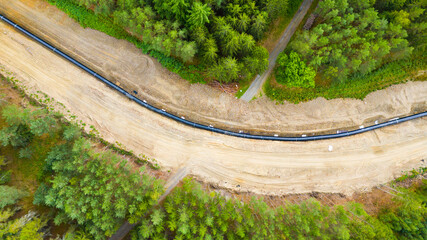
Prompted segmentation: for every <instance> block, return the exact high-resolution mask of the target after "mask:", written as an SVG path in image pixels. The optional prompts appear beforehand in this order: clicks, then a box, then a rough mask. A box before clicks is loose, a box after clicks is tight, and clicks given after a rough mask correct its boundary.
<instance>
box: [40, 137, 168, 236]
mask: <svg viewBox="0 0 427 240" xmlns="http://www.w3.org/2000/svg"><path fill="white" fill-rule="evenodd" d="M89 149H90V145H89V143H88V142H86V141H85V140H83V139H79V140H77V141H76V142H75V143H74V145H73V148H72V149H70V150H71V151H69V152H68V153H67V154H63V153H61V150H62V151H67V150H66V149H65V148H58V149H54V150H53V151H54V153H52V155H51V154H49V157H51V158H55V161H53V162H52V169H53V171H54V173H55V176H54V178H53V179H52V181H51V183H52V187H51V188H50V189H49V190H48V193H47V194H46V195H45V196H44V200H45V201H44V203H45V204H46V205H48V206H52V207H55V208H58V209H60V210H62V211H63V213H64V214H62V215H59V216H58V217H57V218H55V223H56V224H59V223H62V222H67V221H69V220H75V221H77V223H79V224H84V225H85V226H86V229H87V231H88V232H89V233H91V234H92V235H93V236H95V237H96V238H102V236H105V235H107V236H110V235H111V234H113V233H114V231H115V230H116V229H117V228H118V227H119V226H120V224H121V223H122V221H123V219H129V221H131V222H132V221H135V220H137V219H139V218H140V217H141V216H142V215H143V214H144V213H145V211H147V209H149V208H150V207H151V206H152V205H154V204H156V203H157V198H158V197H159V196H160V193H161V191H162V186H161V185H160V183H159V182H158V181H156V180H154V179H153V178H151V177H149V176H147V175H141V174H142V173H143V171H141V173H139V172H132V171H131V169H130V166H129V165H128V164H127V163H126V162H124V160H121V159H119V158H118V157H117V155H115V154H112V153H111V152H104V153H97V152H93V151H91V150H89ZM58 156H59V157H58ZM64 156H65V158H63V157H64ZM49 157H48V158H49ZM40 191H41V192H45V191H46V189H45V188H44V189H42V190H40ZM40 199H41V197H40ZM98 236H99V237H98Z"/></svg>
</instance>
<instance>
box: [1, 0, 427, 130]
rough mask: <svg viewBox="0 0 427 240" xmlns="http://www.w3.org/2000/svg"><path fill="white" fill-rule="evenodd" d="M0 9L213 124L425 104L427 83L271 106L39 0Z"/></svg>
mask: <svg viewBox="0 0 427 240" xmlns="http://www.w3.org/2000/svg"><path fill="white" fill-rule="evenodd" d="M0 12H2V13H3V14H5V15H6V16H7V17H10V18H11V20H13V21H15V22H17V23H18V24H21V25H22V26H25V27H27V28H29V30H30V31H33V32H34V33H37V35H39V36H40V37H42V38H44V39H45V40H48V41H49V42H51V43H52V44H54V45H56V46H61V48H62V49H61V50H63V51H64V52H66V53H68V54H70V55H71V56H73V57H75V58H76V59H78V60H79V61H81V62H83V63H85V64H87V65H88V66H90V67H91V68H92V69H94V70H95V71H97V72H99V73H102V75H103V76H104V77H106V78H107V79H109V80H112V81H113V82H115V83H118V84H120V86H121V87H124V88H125V89H127V90H128V91H129V92H132V91H133V90H136V91H137V92H138V97H139V98H141V99H146V100H147V102H148V103H150V104H153V105H154V106H156V107H158V108H164V109H166V110H168V112H172V113H175V114H176V115H178V116H185V117H186V119H189V120H193V121H195V122H199V123H204V124H206V125H209V124H212V125H214V126H215V127H221V128H225V129H233V130H235V131H238V130H245V131H251V132H263V133H267V134H271V135H273V134H277V133H282V134H286V135H301V134H307V133H308V132H334V131H333V130H338V129H343V128H347V127H354V126H359V125H362V124H363V125H370V124H372V123H373V122H374V121H375V120H379V121H384V120H386V119H390V118H394V117H395V116H404V115H409V114H411V113H413V112H414V111H426V110H427V82H424V83H408V84H402V85H398V86H393V87H390V88H388V89H386V90H385V91H377V92H374V93H372V94H370V95H368V96H367V97H366V99H364V101H361V100H354V99H334V100H330V101H327V100H325V99H323V98H318V99H316V100H313V101H310V102H307V103H302V104H298V105H295V104H291V103H285V104H283V105H280V104H279V105H277V104H275V103H274V102H271V101H270V100H268V99H266V98H265V97H263V98H260V99H256V100H254V101H251V102H250V103H247V102H245V101H242V100H239V99H235V97H233V96H230V95H228V94H225V93H221V92H219V91H217V90H215V89H212V88H210V87H209V86H207V85H202V84H193V85H191V84H189V83H188V81H186V80H183V79H181V78H179V77H177V76H175V75H174V74H171V73H170V72H168V71H166V70H165V69H164V68H162V67H161V66H160V65H159V64H158V63H157V61H156V60H154V59H152V58H150V57H148V56H147V55H144V54H142V53H141V51H140V50H139V49H137V48H136V47H134V46H133V45H132V44H130V43H128V42H126V41H123V40H117V39H114V38H112V37H109V36H106V35H105V34H103V33H100V32H98V31H94V30H91V29H83V28H82V27H81V26H80V25H79V24H77V23H76V22H75V21H74V20H72V19H70V18H69V17H67V15H66V14H64V13H63V12H61V11H59V10H58V9H57V8H55V7H53V6H50V5H49V4H48V3H47V2H45V1H43V0H13V1H11V0H0Z"/></svg>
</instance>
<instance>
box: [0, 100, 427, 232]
mask: <svg viewBox="0 0 427 240" xmlns="http://www.w3.org/2000/svg"><path fill="white" fill-rule="evenodd" d="M46 101H50V100H49V99H46V98H43V97H38V96H37V95H33V96H32V99H30V100H29V103H30V104H29V105H28V106H27V107H26V108H22V107H20V106H17V105H14V104H10V103H7V101H3V102H2V104H1V107H0V108H1V110H0V113H1V114H0V144H1V146H0V155H1V156H2V157H1V158H0V180H1V181H0V238H1V239H31V240H33V239H55V238H56V237H61V238H62V239H106V238H107V237H108V236H111V235H112V234H113V233H114V232H115V231H116V230H117V229H118V228H119V227H120V226H121V224H122V223H124V222H125V221H129V222H130V223H136V224H137V226H136V227H135V228H134V229H133V230H132V232H131V233H130V235H131V236H130V237H131V239H266V238H269V239H425V238H426V237H427V181H426V180H425V179H423V180H420V181H414V183H413V184H409V185H406V187H404V186H399V185H396V186H393V189H395V190H394V193H392V194H391V195H389V196H390V197H389V200H388V202H387V201H386V202H384V199H382V198H381V199H377V200H375V201H377V202H374V203H373V206H375V208H376V211H374V212H372V211H371V212H370V213H369V214H368V212H367V211H366V210H365V206H364V205H363V204H361V203H357V202H347V203H345V204H340V205H334V206H328V205H323V204H321V203H320V202H319V201H318V200H316V199H309V200H305V201H302V202H300V203H297V204H296V203H290V202H285V203H283V204H281V205H279V206H275V207H272V206H270V205H267V203H266V202H265V201H264V200H263V199H262V198H255V197H254V198H252V200H248V201H242V200H239V199H237V198H225V197H224V196H222V195H221V194H219V193H217V192H214V191H211V192H208V191H206V190H205V189H204V188H203V187H202V185H200V184H199V183H197V182H196V181H194V180H192V179H185V180H184V181H183V183H182V185H181V186H178V187H176V188H175V189H174V190H173V191H172V193H170V194H169V195H168V196H167V197H166V199H165V200H164V201H163V202H161V203H160V204H159V203H158V199H159V197H160V195H161V194H162V193H163V191H164V189H163V188H164V187H163V186H164V182H163V181H161V180H159V179H158V178H157V177H156V175H155V174H153V173H154V172H155V171H156V169H157V168H154V169H152V167H150V165H149V164H147V163H145V162H144V161H139V162H134V161H129V157H130V156H131V155H132V154H131V153H129V152H126V151H123V150H120V149H119V148H117V147H115V148H111V147H109V145H108V143H106V142H105V141H103V140H102V139H100V138H99V137H98V136H97V134H96V130H95V129H93V127H90V129H92V131H91V132H90V133H85V132H84V131H83V127H84V126H85V125H84V123H82V122H81V121H77V120H71V121H67V120H65V118H64V117H63V115H62V114H60V113H58V112H54V111H52V109H51V111H50V112H49V111H48V110H46V109H45V108H43V107H42V105H41V104H43V105H44V104H45V103H46ZM71 119H73V118H71ZM104 144H107V145H104ZM426 170H427V169H425V168H424V169H419V170H418V171H415V170H414V171H413V173H412V174H407V175H404V176H403V177H402V178H401V179H398V180H396V181H404V180H405V178H408V179H416V178H417V177H418V176H425V174H426V172H427V171H426Z"/></svg>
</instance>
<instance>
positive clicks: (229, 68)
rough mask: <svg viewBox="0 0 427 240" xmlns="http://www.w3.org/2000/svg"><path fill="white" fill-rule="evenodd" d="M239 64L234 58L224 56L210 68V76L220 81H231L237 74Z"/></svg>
mask: <svg viewBox="0 0 427 240" xmlns="http://www.w3.org/2000/svg"><path fill="white" fill-rule="evenodd" d="M239 71H240V69H239V64H238V62H237V60H236V59H235V58H230V57H229V58H224V59H221V61H220V62H219V63H217V64H215V65H214V66H213V67H212V68H211V69H210V74H211V76H212V77H214V78H216V79H218V80H219V81H220V82H226V83H228V82H231V81H233V80H235V79H237V77H238V76H239Z"/></svg>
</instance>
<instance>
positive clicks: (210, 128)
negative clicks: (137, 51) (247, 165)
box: [0, 14, 427, 142]
mask: <svg viewBox="0 0 427 240" xmlns="http://www.w3.org/2000/svg"><path fill="white" fill-rule="evenodd" d="M0 19H1V20H3V21H5V22H6V23H8V24H9V25H11V26H13V27H14V28H16V29H17V30H19V31H21V32H22V33H24V34H25V35H27V36H28V37H30V38H31V39H33V40H34V41H36V42H38V43H40V44H42V45H43V46H45V47H46V48H48V49H50V50H52V51H53V52H55V53H56V54H58V55H60V56H62V57H63V58H65V59H67V60H68V61H69V62H71V63H73V64H74V65H76V66H77V67H79V68H81V69H83V70H84V71H86V72H87V73H89V74H90V75H92V76H94V77H95V78H97V79H98V80H100V81H102V82H103V83H105V84H107V85H108V86H109V87H111V88H113V89H114V90H116V91H118V92H120V93H121V94H123V95H125V96H126V97H127V98H129V99H130V100H132V101H135V102H136V103H138V104H139V105H141V106H143V107H145V108H148V109H149V110H151V111H153V112H156V113H158V114H161V115H163V116H165V117H167V118H170V119H173V120H175V121H177V122H180V123H182V124H185V125H188V126H191V127H195V128H199V129H203V130H207V131H210V132H215V133H220V134H225V135H229V136H234V137H240V138H248V139H257V140H273V141H293V142H301V141H315V140H325V139H334V138H341V137H347V136H352V135H356V134H359V133H364V132H368V131H372V130H375V129H378V128H383V127H386V126H391V125H395V124H398V123H402V122H406V121H410V120H413V119H417V118H421V117H425V116H427V112H422V113H418V114H414V115H411V116H407V117H403V118H394V119H391V120H389V121H387V122H383V123H379V124H375V125H372V126H368V127H362V128H359V129H356V130H353V131H346V132H337V133H336V134H325V135H314V136H306V135H303V136H301V137H283V136H278V135H277V134H275V135H274V136H267V135H254V134H250V133H244V132H242V131H239V132H233V131H228V130H225V129H220V128H215V127H213V126H212V125H209V126H206V125H203V124H199V123H195V122H192V121H188V120H186V119H185V118H184V117H178V116H175V115H173V114H171V113H168V112H166V111H165V110H163V109H158V108H156V107H154V106H152V105H150V104H148V103H147V102H146V101H141V100H140V99H139V98H137V97H135V96H133V95H131V94H130V93H128V92H127V91H125V90H124V89H123V88H121V87H119V86H117V85H116V84H114V83H112V82H110V81H109V80H107V79H106V78H104V77H103V76H101V75H99V74H97V73H96V72H94V71H93V70H92V69H90V68H88V67H86V66H85V65H83V64H81V63H80V62H78V61H77V60H75V59H73V58H72V57H70V56H68V55H67V54H65V53H63V52H62V51H60V50H58V49H56V48H55V47H53V46H52V45H51V44H49V43H47V42H46V41H44V40H42V39H40V38H39V37H37V36H36V35H34V34H32V33H30V32H29V31H27V30H26V29H24V28H22V27H21V26H19V25H18V24H16V23H14V22H12V21H11V20H9V19H7V18H6V17H5V16H3V15H1V14H0Z"/></svg>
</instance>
